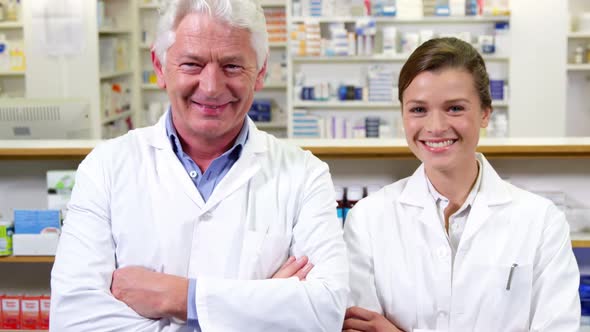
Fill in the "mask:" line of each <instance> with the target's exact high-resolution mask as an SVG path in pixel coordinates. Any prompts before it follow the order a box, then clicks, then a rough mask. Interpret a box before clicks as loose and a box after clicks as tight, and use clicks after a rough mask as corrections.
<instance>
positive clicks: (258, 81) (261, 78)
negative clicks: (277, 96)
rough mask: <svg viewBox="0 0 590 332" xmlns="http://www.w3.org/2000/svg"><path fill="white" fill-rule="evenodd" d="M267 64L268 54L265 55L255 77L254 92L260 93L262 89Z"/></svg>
mask: <svg viewBox="0 0 590 332" xmlns="http://www.w3.org/2000/svg"><path fill="white" fill-rule="evenodd" d="M267 63H268V54H267V55H266V59H264V65H262V68H261V69H260V71H259V72H258V75H256V84H255V85H254V91H260V90H262V88H263V87H264V77H265V76H266V64H267Z"/></svg>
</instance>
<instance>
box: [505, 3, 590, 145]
mask: <svg viewBox="0 0 590 332" xmlns="http://www.w3.org/2000/svg"><path fill="white" fill-rule="evenodd" d="M510 5H511V7H512V8H511V9H512V16H511V18H510V25H511V26H510V34H511V37H512V38H511V40H512V45H511V49H512V52H511V62H510V77H511V82H509V84H510V92H511V93H510V110H509V117H510V136H512V137H527V136H528V137H539V136H549V137H553V136H566V112H565V105H566V92H565V91H566V84H567V82H566V50H567V39H566V35H567V20H568V16H567V1H561V0H557V1H556V0H513V1H511V2H510ZM588 135H590V132H588V133H586V136H588Z"/></svg>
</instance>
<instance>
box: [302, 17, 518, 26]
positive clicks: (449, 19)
mask: <svg viewBox="0 0 590 332" xmlns="http://www.w3.org/2000/svg"><path fill="white" fill-rule="evenodd" d="M360 18H363V16H309V17H302V16H295V17H293V18H292V19H291V22H292V23H305V22H319V23H351V22H355V21H357V20H358V19H360ZM373 18H374V19H375V21H376V22H377V23H393V24H439V23H453V24H456V23H461V24H472V23H494V22H506V21H510V17H509V16H475V17H452V16H446V17H424V18H419V19H404V18H396V17H373Z"/></svg>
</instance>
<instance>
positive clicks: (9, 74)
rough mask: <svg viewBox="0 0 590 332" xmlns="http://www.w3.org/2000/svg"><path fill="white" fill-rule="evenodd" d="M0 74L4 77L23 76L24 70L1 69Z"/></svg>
mask: <svg viewBox="0 0 590 332" xmlns="http://www.w3.org/2000/svg"><path fill="white" fill-rule="evenodd" d="M0 76H5V77H24V76H25V72H24V71H3V72H0Z"/></svg>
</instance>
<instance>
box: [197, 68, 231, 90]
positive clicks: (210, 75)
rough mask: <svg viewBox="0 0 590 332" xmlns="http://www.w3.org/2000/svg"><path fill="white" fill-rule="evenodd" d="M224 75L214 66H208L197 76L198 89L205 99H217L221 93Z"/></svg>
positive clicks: (220, 69)
mask: <svg viewBox="0 0 590 332" xmlns="http://www.w3.org/2000/svg"><path fill="white" fill-rule="evenodd" d="M224 85H225V75H224V73H223V69H222V68H219V66H217V65H215V64H208V65H207V66H205V68H203V70H202V71H201V74H200V75H199V89H200V90H201V91H202V92H203V93H204V94H205V95H206V96H207V97H212V98H214V97H217V96H219V95H220V94H221V92H222V91H223V86H224Z"/></svg>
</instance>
